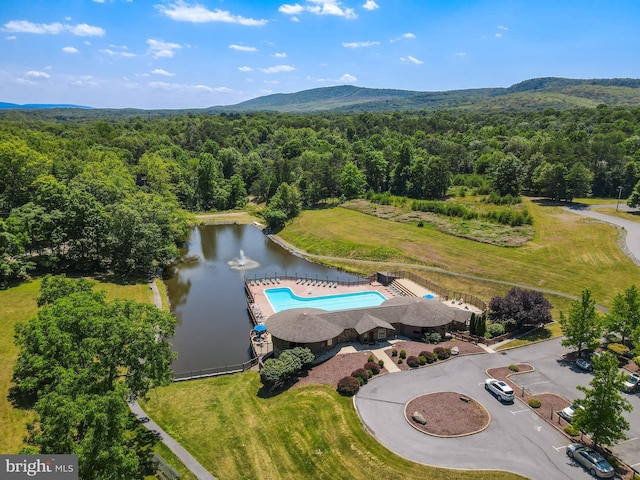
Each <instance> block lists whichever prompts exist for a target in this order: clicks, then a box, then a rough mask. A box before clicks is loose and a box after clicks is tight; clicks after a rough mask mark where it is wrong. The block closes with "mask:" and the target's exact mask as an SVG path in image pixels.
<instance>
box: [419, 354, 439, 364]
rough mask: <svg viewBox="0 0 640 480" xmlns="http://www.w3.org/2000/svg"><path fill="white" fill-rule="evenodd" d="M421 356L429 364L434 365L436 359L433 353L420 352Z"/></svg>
mask: <svg viewBox="0 0 640 480" xmlns="http://www.w3.org/2000/svg"><path fill="white" fill-rule="evenodd" d="M420 356H421V357H424V358H425V360H426V361H427V363H433V362H435V361H436V357H435V356H434V355H433V353H431V352H420Z"/></svg>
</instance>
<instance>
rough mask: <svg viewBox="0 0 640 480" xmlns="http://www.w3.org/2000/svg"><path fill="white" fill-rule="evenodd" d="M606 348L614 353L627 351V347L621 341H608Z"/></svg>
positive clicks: (621, 353) (619, 353) (620, 353)
mask: <svg viewBox="0 0 640 480" xmlns="http://www.w3.org/2000/svg"><path fill="white" fill-rule="evenodd" d="M607 350H609V351H610V352H612V353H615V354H616V355H624V354H625V353H628V352H629V347H627V346H626V345H623V344H621V343H610V344H609V345H607Z"/></svg>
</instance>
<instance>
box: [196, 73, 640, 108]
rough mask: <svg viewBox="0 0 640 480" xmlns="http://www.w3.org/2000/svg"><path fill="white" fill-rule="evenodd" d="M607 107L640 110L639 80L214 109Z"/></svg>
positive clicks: (362, 92) (371, 93)
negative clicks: (639, 108)
mask: <svg viewBox="0 0 640 480" xmlns="http://www.w3.org/2000/svg"><path fill="white" fill-rule="evenodd" d="M602 103H605V104H607V105H610V106H618V105H622V106H631V107H633V106H639V105H640V79H633V78H612V79H590V80H580V79H569V78H557V77H546V78H535V79H531V80H525V81H524V82H520V83H517V84H515V85H512V86H510V87H508V88H476V89H466V90H448V91H443V92H418V91H411V90H391V89H375V88H362V87H356V86H351V85H343V86H337V87H325V88H314V89H312V90H304V91H301V92H297V93H287V94H285V93H278V94H274V95H266V96H264V97H258V98H254V99H253V100H248V101H246V102H242V103H238V104H236V105H229V106H224V107H213V108H212V109H207V110H212V111H226V112H239V113H240V112H257V111H273V112H289V113H304V112H322V111H334V112H367V111H369V112H373V111H399V110H441V109H466V110H479V109H530V110H542V109H544V108H548V107H550V108H556V109H560V110H564V109H571V108H580V107H596V106H598V105H599V104H602Z"/></svg>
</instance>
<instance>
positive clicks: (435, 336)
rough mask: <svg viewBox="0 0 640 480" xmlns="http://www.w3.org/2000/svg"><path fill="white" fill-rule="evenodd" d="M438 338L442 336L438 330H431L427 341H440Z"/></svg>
mask: <svg viewBox="0 0 640 480" xmlns="http://www.w3.org/2000/svg"><path fill="white" fill-rule="evenodd" d="M440 340H442V336H441V335H440V334H439V333H438V332H433V333H432V334H430V335H429V341H430V342H431V343H440Z"/></svg>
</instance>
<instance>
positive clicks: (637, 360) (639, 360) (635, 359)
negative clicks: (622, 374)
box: [633, 355, 640, 367]
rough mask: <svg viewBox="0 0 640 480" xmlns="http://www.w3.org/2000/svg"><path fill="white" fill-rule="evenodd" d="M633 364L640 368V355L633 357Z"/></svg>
mask: <svg viewBox="0 0 640 480" xmlns="http://www.w3.org/2000/svg"><path fill="white" fill-rule="evenodd" d="M633 363H635V364H636V365H637V366H639V367H640V355H638V356H637V357H633Z"/></svg>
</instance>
